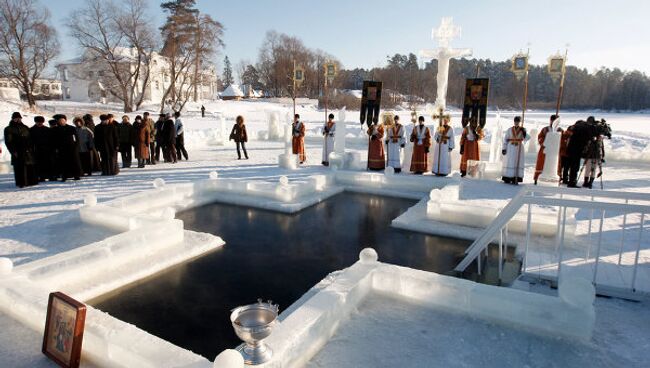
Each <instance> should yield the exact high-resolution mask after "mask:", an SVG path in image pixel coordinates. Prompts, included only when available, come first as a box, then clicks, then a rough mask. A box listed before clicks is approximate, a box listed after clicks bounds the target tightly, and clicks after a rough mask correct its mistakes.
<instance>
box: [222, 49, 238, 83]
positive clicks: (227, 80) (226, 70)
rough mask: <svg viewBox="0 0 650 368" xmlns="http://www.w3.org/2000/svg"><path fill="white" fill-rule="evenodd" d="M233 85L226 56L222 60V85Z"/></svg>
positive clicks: (230, 69)
mask: <svg viewBox="0 0 650 368" xmlns="http://www.w3.org/2000/svg"><path fill="white" fill-rule="evenodd" d="M233 83H235V80H234V79H233V77H232V66H231V65H230V59H228V55H226V57H225V58H224V59H223V85H224V86H226V87H227V86H229V85H231V84H233Z"/></svg>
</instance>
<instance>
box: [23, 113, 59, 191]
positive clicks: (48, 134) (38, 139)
mask: <svg viewBox="0 0 650 368" xmlns="http://www.w3.org/2000/svg"><path fill="white" fill-rule="evenodd" d="M29 134H30V135H31V136H32V142H33V143H34V153H35V156H34V158H35V160H36V176H37V177H38V181H45V180H48V179H49V180H50V181H54V180H56V176H55V175H53V172H52V168H54V167H55V162H54V161H53V160H52V158H53V157H54V152H53V151H54V150H53V149H52V143H53V142H52V129H51V128H49V127H47V126H46V125H45V118H44V117H42V116H35V117H34V126H32V127H31V128H29Z"/></svg>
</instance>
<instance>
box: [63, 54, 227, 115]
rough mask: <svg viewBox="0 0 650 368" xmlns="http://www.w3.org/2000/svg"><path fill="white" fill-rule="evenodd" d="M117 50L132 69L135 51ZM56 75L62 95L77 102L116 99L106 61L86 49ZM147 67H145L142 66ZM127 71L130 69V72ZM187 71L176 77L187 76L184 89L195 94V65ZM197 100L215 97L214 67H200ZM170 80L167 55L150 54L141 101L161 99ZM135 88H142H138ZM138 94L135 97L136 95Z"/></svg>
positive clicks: (64, 64) (190, 93) (131, 69)
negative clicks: (111, 88)
mask: <svg viewBox="0 0 650 368" xmlns="http://www.w3.org/2000/svg"><path fill="white" fill-rule="evenodd" d="M116 54H117V55H118V56H119V57H121V58H122V59H123V60H124V63H123V65H124V67H125V70H127V69H126V68H128V70H129V71H131V73H132V72H133V71H134V70H135V67H136V62H137V60H136V51H135V49H132V48H120V49H118V50H116ZM56 68H57V71H58V73H59V78H60V79H61V82H62V91H63V99H64V100H69V101H77V102H102V103H106V102H119V100H118V99H117V98H116V97H115V96H113V95H112V94H111V93H110V92H109V90H108V88H110V85H111V83H112V82H113V81H114V76H113V73H112V72H111V70H110V68H109V65H108V64H107V63H106V62H105V61H103V60H99V59H97V58H93V57H92V54H90V53H88V52H86V53H85V54H84V55H83V56H81V57H78V58H76V59H72V60H68V61H64V62H62V63H60V64H58V65H57V66H56ZM141 69H146V68H141ZM129 74H130V73H129ZM188 74H189V75H188V76H187V77H186V78H184V77H183V76H181V77H180V78H179V80H183V79H184V80H186V82H185V83H184V84H183V89H182V91H183V93H185V94H186V95H187V96H190V99H191V98H192V97H193V94H194V87H193V86H192V83H191V80H192V79H193V78H194V69H193V68H190V72H189V73H188ZM145 77H146V75H142V76H140V78H138V81H137V83H138V86H141V85H142V84H143V83H144V81H145V79H146V78H145ZM198 77H199V81H200V82H199V83H200V85H199V88H198V98H199V100H214V99H216V98H217V77H216V71H215V69H214V67H209V68H206V69H204V70H201V71H199V76H198ZM170 83H171V78H170V73H169V67H168V59H167V58H166V57H164V56H161V55H160V54H158V53H154V54H153V58H152V65H151V69H150V73H149V80H148V85H147V87H146V88H145V90H144V95H145V97H144V101H147V102H153V103H159V102H161V100H162V98H163V95H164V93H165V90H166V89H167V88H168V87H169V85H170ZM137 90H138V91H139V90H141V88H138V89H137ZM136 98H137V97H136Z"/></svg>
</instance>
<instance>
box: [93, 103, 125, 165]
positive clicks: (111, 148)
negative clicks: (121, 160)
mask: <svg viewBox="0 0 650 368" xmlns="http://www.w3.org/2000/svg"><path fill="white" fill-rule="evenodd" d="M99 119H100V120H101V122H100V123H99V125H97V126H95V148H97V151H99V155H100V156H101V160H102V175H117V174H118V173H119V168H118V166H117V152H118V151H119V137H118V134H117V129H116V127H115V125H113V124H110V122H109V119H108V116H107V115H100V117H99Z"/></svg>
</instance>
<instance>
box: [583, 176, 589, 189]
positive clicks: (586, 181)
mask: <svg viewBox="0 0 650 368" xmlns="http://www.w3.org/2000/svg"><path fill="white" fill-rule="evenodd" d="M582 187H583V188H589V178H587V177H586V176H585V182H584V183H582Z"/></svg>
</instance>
